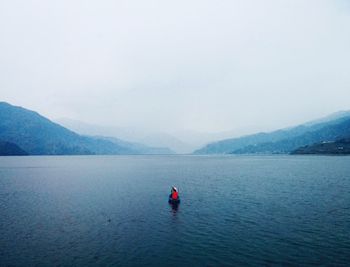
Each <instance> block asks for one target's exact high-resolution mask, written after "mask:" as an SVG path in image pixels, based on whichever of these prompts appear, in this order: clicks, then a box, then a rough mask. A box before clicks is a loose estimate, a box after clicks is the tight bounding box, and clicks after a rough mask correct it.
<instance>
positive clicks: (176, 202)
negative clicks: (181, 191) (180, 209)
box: [168, 195, 180, 204]
mask: <svg viewBox="0 0 350 267" xmlns="http://www.w3.org/2000/svg"><path fill="white" fill-rule="evenodd" d="M168 202H169V203H170V204H179V203H180V198H178V199H173V198H172V197H171V195H170V196H169V200H168Z"/></svg>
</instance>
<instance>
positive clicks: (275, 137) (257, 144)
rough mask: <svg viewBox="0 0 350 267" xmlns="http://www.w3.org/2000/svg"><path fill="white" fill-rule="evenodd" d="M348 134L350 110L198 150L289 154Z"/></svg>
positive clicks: (212, 144)
mask: <svg viewBox="0 0 350 267" xmlns="http://www.w3.org/2000/svg"><path fill="white" fill-rule="evenodd" d="M347 136H350V112H349V111H342V112H337V113H335V114H331V115H330V116H327V117H325V118H322V119H320V120H315V121H311V122H308V123H305V124H302V125H299V126H296V127H291V128H287V129H282V130H277V131H273V132H270V133H258V134H253V135H248V136H243V137H240V138H233V139H226V140H222V141H218V142H214V143H210V144H208V145H206V146H205V147H203V148H201V149H199V150H197V151H195V152H194V153H195V154H256V153H259V154H271V153H279V154H286V153H290V152H291V151H293V150H295V149H297V148H299V147H301V146H305V145H310V144H313V143H317V142H321V141H325V140H337V139H341V138H346V137H347Z"/></svg>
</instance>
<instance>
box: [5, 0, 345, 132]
mask: <svg viewBox="0 0 350 267" xmlns="http://www.w3.org/2000/svg"><path fill="white" fill-rule="evenodd" d="M0 38H1V39H0V98H1V100H4V101H8V102H10V103H12V104H15V105H21V106H24V107H27V108H30V109H34V110H36V111H38V112H40V113H41V114H43V115H45V116H48V117H49V118H51V119H55V118H61V117H68V118H72V119H76V120H81V121H85V122H90V123H93V124H101V125H113V126H128V127H129V126H131V127H141V128H145V129H154V130H157V131H173V130H182V129H187V130H196V131H205V132H219V131H226V130H232V129H233V130H234V129H240V128H246V127H251V126H253V127H254V126H258V127H261V128H262V129H263V128H266V129H269V128H271V129H272V128H279V127H284V126H289V125H293V124H295V123H299V122H303V121H305V120H309V119H313V118H318V117H320V116H323V115H326V114H328V113H332V112H335V111H338V110H344V109H350V1H347V0H343V1H340V0H339V1H337V0H332V1H322V0H315V1H311V0H301V1H298V0H290V1H283V0H276V1H260V0H256V1H249V0H242V1H234V0H229V1H224V0H216V1H214V0H212V1H205V0H186V1H181V0H177V1H167V0H159V1H158V0H157V1H145V0H142V1H132V0H127V1H118V0H110V1H107V0H99V1H88V0H81V1H79V0H77V1H75V0H60V1H54V0H51V1H48V0H43V1H33V0H20V1H17V0H10V1H7V0H0Z"/></svg>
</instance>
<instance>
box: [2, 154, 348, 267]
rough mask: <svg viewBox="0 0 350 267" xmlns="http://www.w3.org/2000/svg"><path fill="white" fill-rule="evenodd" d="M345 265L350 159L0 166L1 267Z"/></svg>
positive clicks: (49, 160) (62, 161)
mask: <svg viewBox="0 0 350 267" xmlns="http://www.w3.org/2000/svg"><path fill="white" fill-rule="evenodd" d="M171 185H176V186H178V187H179V190H180V196H181V200H182V202H181V204H180V205H179V207H178V208H177V209H175V208H173V207H172V206H169V204H168V203H167V200H168V194H169V191H170V186H171ZM349 262H350V157H304V156H265V157H248V156H242V157H237V156H232V157H200V156H110V157H98V156H96V157H95V156H89V157H0V266H111V265H114V266H232V265H236V266H237V265H244V266H261V265H265V266H266V265H267V266H270V265H272V266H274V265H284V266H285V265H293V266H295V265H304V266H307V265H338V266H346V265H348V264H349Z"/></svg>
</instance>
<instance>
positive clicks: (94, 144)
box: [0, 102, 171, 155]
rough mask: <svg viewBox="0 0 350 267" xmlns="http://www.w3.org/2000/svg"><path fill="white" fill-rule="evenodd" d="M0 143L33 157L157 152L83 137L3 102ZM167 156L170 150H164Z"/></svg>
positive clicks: (128, 144)
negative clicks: (21, 150) (6, 143)
mask: <svg viewBox="0 0 350 267" xmlns="http://www.w3.org/2000/svg"><path fill="white" fill-rule="evenodd" d="M0 141H3V142H10V143H13V144H15V145H17V146H18V147H20V148H21V149H23V150H24V151H26V152H27V153H28V154H30V155H90V154H91V155H93V154H97V155H102V154H148V153H151V154H152V153H154V151H156V148H150V150H149V151H148V150H147V147H146V146H144V147H143V148H142V151H140V150H138V145H135V144H131V143H129V142H123V141H122V140H118V142H112V141H109V140H106V139H103V138H97V137H89V136H82V135H79V134H77V133H75V132H73V131H70V130H69V129H67V128H64V127H62V126H60V125H59V124H57V123H54V122H52V121H50V120H48V119H47V118H45V117H43V116H41V115H40V114H38V113H37V112H34V111H31V110H28V109H25V108H22V107H17V106H12V105H10V104H8V103H6V102H0ZM160 150H161V151H163V152H164V153H166V152H167V153H166V154H168V153H171V151H170V150H167V149H165V148H164V149H163V148H162V149H160Z"/></svg>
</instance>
